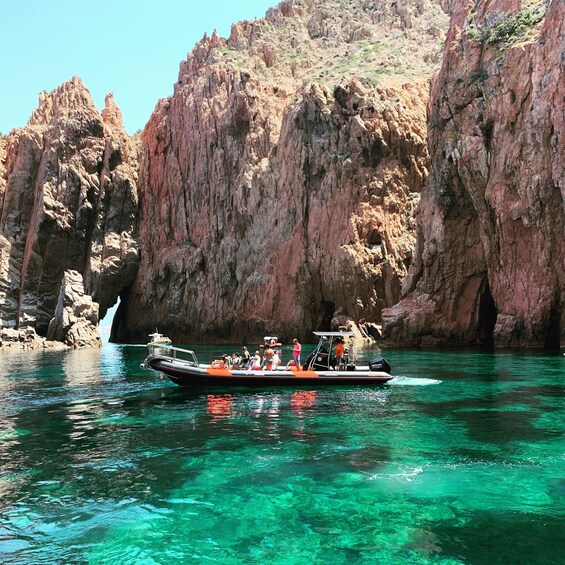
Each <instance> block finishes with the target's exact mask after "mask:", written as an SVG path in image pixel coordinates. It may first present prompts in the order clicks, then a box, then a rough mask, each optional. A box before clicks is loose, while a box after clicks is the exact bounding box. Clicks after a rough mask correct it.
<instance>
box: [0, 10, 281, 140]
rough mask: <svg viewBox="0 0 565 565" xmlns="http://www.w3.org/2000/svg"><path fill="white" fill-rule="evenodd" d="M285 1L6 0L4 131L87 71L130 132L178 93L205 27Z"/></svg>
mask: <svg viewBox="0 0 565 565" xmlns="http://www.w3.org/2000/svg"><path fill="white" fill-rule="evenodd" d="M276 4H278V0H207V1H204V0H184V1H183V0H0V52H1V53H2V64H1V67H2V70H1V74H2V86H1V87H0V132H1V133H3V134H7V133H8V132H9V131H10V130H11V129H12V128H16V127H22V126H24V125H25V124H26V123H27V121H28V119H29V117H30V116H31V113H32V112H33V110H34V109H35V108H36V107H37V105H38V98H39V93H40V92H41V91H42V90H46V91H47V92H51V91H52V90H53V89H55V88H57V87H58V86H59V85H60V84H62V83H63V82H65V81H67V80H69V79H70V78H71V77H73V76H79V77H80V78H81V79H82V80H83V82H84V84H85V85H86V87H87V88H88V89H89V90H90V92H91V94H92V96H93V98H94V102H95V103H96V105H97V106H98V109H99V110H101V109H102V108H103V107H104V97H105V96H106V94H107V93H108V92H113V93H114V98H115V100H116V102H117V104H118V106H119V107H120V108H121V110H122V113H123V115H124V124H125V127H126V130H127V131H128V133H130V134H133V133H135V132H136V131H137V130H139V129H142V128H143V127H144V126H145V124H146V122H147V120H148V119H149V116H150V115H151V112H152V111H153V109H154V107H155V104H156V103H157V100H158V99H159V98H164V97H166V96H170V95H171V94H172V92H173V84H174V83H175V81H176V80H177V76H178V69H179V64H180V62H181V61H182V60H184V59H186V56H187V53H188V52H189V51H191V50H192V48H193V46H194V44H195V43H196V42H197V41H198V40H200V39H201V38H202V36H203V35H204V33H208V34H209V35H210V34H211V33H212V32H213V31H214V29H217V30H218V33H219V34H220V35H222V36H224V37H227V36H228V35H229V32H230V27H231V24H232V23H233V22H236V21H240V20H245V19H247V20H250V19H254V18H261V17H263V16H264V15H265V12H266V11H267V10H268V8H270V7H272V6H274V5H276Z"/></svg>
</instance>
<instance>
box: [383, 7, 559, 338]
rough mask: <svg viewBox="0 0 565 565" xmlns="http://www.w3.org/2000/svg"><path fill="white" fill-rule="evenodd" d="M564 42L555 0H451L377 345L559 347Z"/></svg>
mask: <svg viewBox="0 0 565 565" xmlns="http://www.w3.org/2000/svg"><path fill="white" fill-rule="evenodd" d="M564 37H565V3H564V2H563V1H562V0H552V1H537V0H536V1H533V0H532V1H524V0H523V1H520V0H491V1H481V2H479V1H477V0H473V1H468V0H456V1H455V2H454V10H453V18H452V21H451V28H450V31H449V35H448V38H447V43H446V47H445V52H444V60H443V67H442V70H441V73H440V75H439V77H438V79H437V81H436V82H435V85H434V88H433V93H432V100H431V105H430V117H429V142H430V151H431V156H432V167H433V174H432V175H431V176H430V179H429V182H428V184H427V186H426V189H425V191H424V193H423V195H422V200H421V203H420V207H419V210H418V223H419V225H420V226H421V228H420V233H419V237H418V248H417V252H416V257H417V260H416V261H415V263H414V265H413V268H412V270H411V273H410V276H409V277H408V279H407V281H406V286H405V292H406V294H407V297H406V298H405V299H404V300H403V301H402V302H400V304H398V305H397V306H395V307H394V308H391V309H389V310H386V311H385V312H384V315H383V317H384V333H385V337H387V338H389V339H392V340H395V341H397V342H399V343H404V344H407V345H413V344H434V343H455V344H461V343H477V342H481V341H482V342H485V341H486V342H488V341H493V342H494V343H495V344H497V345H501V346H526V345H553V346H555V345H558V344H559V341H561V342H562V343H564V342H565V215H564V202H565V140H564V139H563V134H564V132H565V123H564V121H565V112H564V99H563V95H564V92H565V44H564V42H563V38H564Z"/></svg>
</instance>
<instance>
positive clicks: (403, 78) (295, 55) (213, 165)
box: [112, 0, 450, 342]
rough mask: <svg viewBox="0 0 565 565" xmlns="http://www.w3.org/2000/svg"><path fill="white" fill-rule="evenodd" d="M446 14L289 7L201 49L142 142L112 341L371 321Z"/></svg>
mask: <svg viewBox="0 0 565 565" xmlns="http://www.w3.org/2000/svg"><path fill="white" fill-rule="evenodd" d="M449 6H450V1H449V0H443V1H440V0H437V1H433V0H411V1H408V0H406V1H398V2H393V3H391V2H388V1H384V0H373V1H370V2H369V1H365V0H357V1H345V0H326V1H324V2H314V1H299V0H295V1H287V2H283V3H282V4H280V5H279V6H278V7H277V8H274V9H273V10H271V11H270V12H269V13H268V14H267V17H266V18H265V19H263V20H258V21H253V22H242V23H239V24H236V25H234V26H233V28H232V31H231V35H230V37H229V38H228V39H223V38H221V37H219V36H218V35H216V34H214V35H212V36H211V37H205V38H204V39H203V40H202V41H201V42H200V43H198V44H197V45H196V47H195V48H194V50H193V51H192V52H191V53H190V54H189V56H188V59H187V60H186V61H184V62H183V63H182V64H181V68H180V72H179V77H178V82H177V83H176V84H175V88H174V94H173V96H172V97H170V98H168V99H166V100H162V101H160V102H159V104H158V105H157V107H156V110H155V112H154V114H153V115H152V117H151V119H150V121H149V122H148V124H147V126H146V128H145V130H144V132H143V134H142V141H143V154H142V158H141V165H140V179H139V180H140V187H141V194H140V237H139V245H140V267H139V272H138V276H137V277H136V279H135V283H134V284H133V286H132V287H131V289H129V291H128V293H127V296H126V295H124V300H123V301H122V304H121V306H120V309H119V310H118V314H117V317H116V319H115V325H114V327H113V330H112V339H116V340H120V341H121V340H123V341H129V340H138V341H142V340H144V339H146V334H147V333H149V332H150V331H153V330H154V327H155V325H157V326H158V327H159V330H160V331H163V332H165V333H167V335H170V336H171V337H172V338H174V340H175V341H177V342H179V341H184V340H186V341H188V340H195V339H197V340H202V339H205V338H206V337H207V336H209V337H213V338H218V337H226V338H246V337H251V336H260V335H263V332H265V331H270V332H271V331H273V332H279V333H280V335H282V336H287V337H290V334H296V335H301V334H302V335H304V332H307V335H310V333H309V332H310V330H311V329H315V328H329V327H330V326H331V325H333V326H337V325H339V324H344V323H348V322H349V321H351V320H352V321H355V322H379V321H380V319H381V311H382V309H383V307H385V306H391V305H393V304H395V303H396V302H397V301H398V299H399V297H400V289H401V282H402V280H403V278H404V276H405V275H406V272H407V267H408V264H409V263H410V261H411V258H412V251H413V247H414V242H415V236H416V227H415V223H414V217H413V211H414V209H415V206H416V204H417V202H418V200H419V193H420V191H421V190H422V187H423V186H424V182H425V180H426V177H427V175H428V170H429V164H430V163H429V155H428V152H427V146H426V101H427V98H428V92H429V78H430V76H431V75H432V73H433V71H434V69H436V68H437V67H438V65H439V62H440V59H441V47H442V45H443V40H444V31H443V30H444V29H446V28H447V16H446V14H445V12H444V9H448V8H449Z"/></svg>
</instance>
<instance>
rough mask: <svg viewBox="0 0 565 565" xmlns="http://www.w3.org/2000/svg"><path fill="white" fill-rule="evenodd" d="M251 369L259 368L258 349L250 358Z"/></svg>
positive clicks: (256, 369) (258, 369)
mask: <svg viewBox="0 0 565 565" xmlns="http://www.w3.org/2000/svg"><path fill="white" fill-rule="evenodd" d="M251 369H252V370H253V371H260V370H261V355H259V352H258V351H256V352H255V355H253V357H252V358H251Z"/></svg>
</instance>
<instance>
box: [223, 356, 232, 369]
mask: <svg viewBox="0 0 565 565" xmlns="http://www.w3.org/2000/svg"><path fill="white" fill-rule="evenodd" d="M222 361H223V362H224V364H225V366H226V367H231V366H232V358H231V356H230V355H228V354H227V353H224V354H223V355H222Z"/></svg>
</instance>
